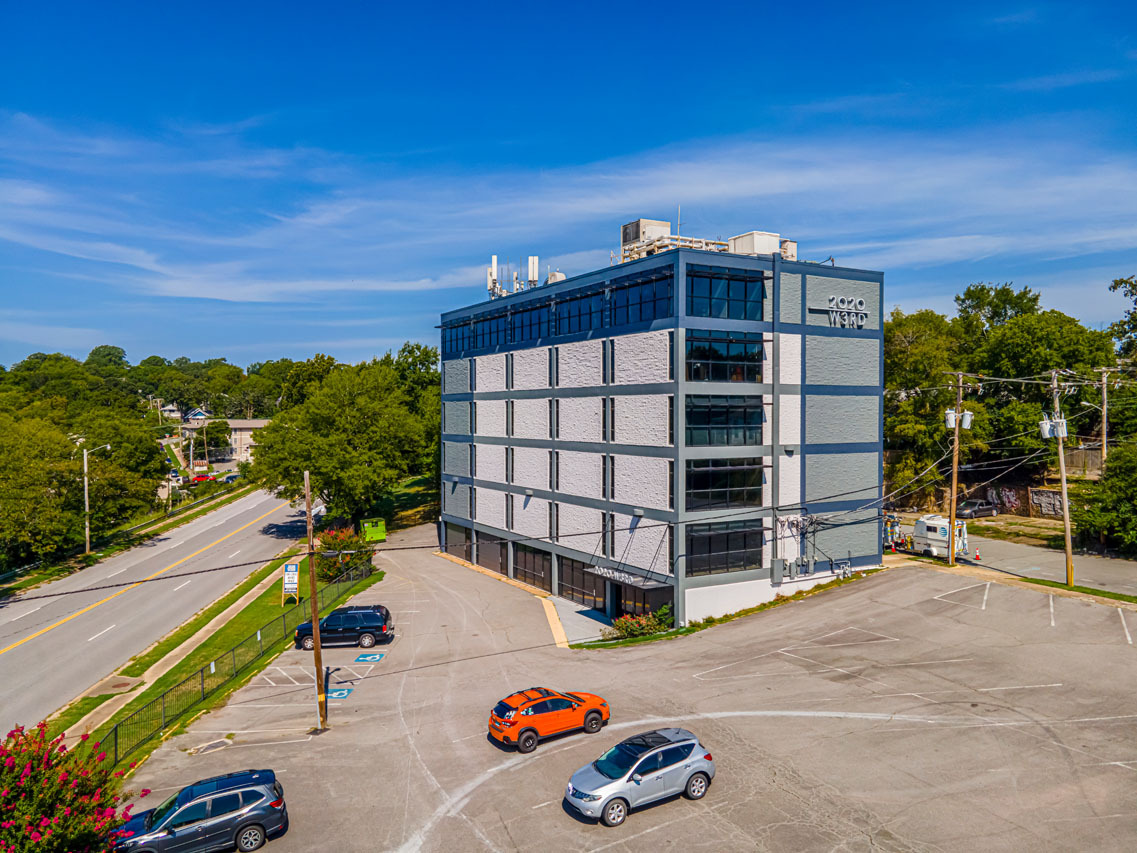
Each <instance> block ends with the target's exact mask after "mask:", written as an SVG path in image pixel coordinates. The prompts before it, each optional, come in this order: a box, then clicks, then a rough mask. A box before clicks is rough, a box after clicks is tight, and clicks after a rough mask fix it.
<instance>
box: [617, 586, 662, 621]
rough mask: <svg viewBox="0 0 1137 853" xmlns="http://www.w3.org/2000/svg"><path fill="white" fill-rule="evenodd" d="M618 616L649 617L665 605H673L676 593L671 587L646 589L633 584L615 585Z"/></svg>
mask: <svg viewBox="0 0 1137 853" xmlns="http://www.w3.org/2000/svg"><path fill="white" fill-rule="evenodd" d="M612 589H613V592H614V594H615V595H616V612H617V615H621V616H623V615H627V614H630V615H632V616H647V615H648V614H649V613H654V612H655V611H656V610H659V608H661V607H663V605H665V604H671V603H672V598H673V595H674V591H673V590H672V588H671V587H670V586H668V587H664V588H662V589H661V588H658V587H657V588H654V589H644V588H643V587H638V586H633V585H631V584H613V585H612Z"/></svg>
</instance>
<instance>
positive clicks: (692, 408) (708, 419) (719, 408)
mask: <svg viewBox="0 0 1137 853" xmlns="http://www.w3.org/2000/svg"><path fill="white" fill-rule="evenodd" d="M763 417H764V415H763V407H762V397H760V396H753V397H742V396H733V395H732V396H703V395H691V396H688V397H687V444H688V445H689V446H692V447H728V446H739V445H754V444H761V443H762V421H763Z"/></svg>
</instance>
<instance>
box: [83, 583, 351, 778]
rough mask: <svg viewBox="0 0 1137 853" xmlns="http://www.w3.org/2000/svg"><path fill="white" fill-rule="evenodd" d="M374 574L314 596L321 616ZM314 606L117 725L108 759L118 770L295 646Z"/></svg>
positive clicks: (266, 628)
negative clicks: (231, 684)
mask: <svg viewBox="0 0 1137 853" xmlns="http://www.w3.org/2000/svg"><path fill="white" fill-rule="evenodd" d="M372 571H374V569H373V568H372V566H371V565H370V564H367V565H363V566H356V567H354V568H351V569H349V570H348V571H346V572H344V573H343V574H342V575H340V576H339V577H337V578H336V579H335V580H333V581H332V582H331V583H329V584H327V585H326V586H324V587H323V588H321V589H320V590H319V592H318V593H317V594H316V601H317V604H318V605H319V609H320V612H323V611H324V610H325V609H326V608H327V607H329V606H330V605H331V603H332V602H334V601H336V600H337V599H338V598H339V597H340V596H341V595H343V594H344V593H345V592H347V591H348V590H350V589H351V588H352V587H353V586H355V585H356V584H357V583H359V582H360V581H361V580H363V579H364V578H366V577H368V576H370V575H371V573H372ZM311 612H312V610H311V603H310V602H308V601H307V600H305V599H300V603H299V604H297V605H296V606H295V607H291V608H289V609H288V610H286V611H284V613H282V614H281V615H280V616H279V617H277V618H276V619H273V620H272V621H271V622H269V623H267V624H266V625H263V626H261V628H260V630H258V631H257V632H256V633H253V634H250V635H249V636H248V637H246V638H245V639H244V640H242V641H241V642H239V643H238V644H237V645H235V646H234V647H233V648H231V649H229V651H227V652H225V653H223V654H222V655H220V656H219V657H216V658H214V659H213V660H212V661H210V662H209V663H207V664H206V665H205V666H203V667H202V668H201V669H199V670H198V671H197V672H195V673H194V674H193V675H190V676H188V677H187V678H185V679H183V680H182V681H181V682H180V683H178V684H175V685H174V686H173V687H171V688H170V689H169V690H167V691H166V692H165V693H163V694H162V695H160V696H156V697H155V698H154V699H152V700H150V701H149V702H147V703H146V704H145V705H143V706H142V707H141V708H139V709H138V710H137V711H135V712H134V713H133V714H131V715H130V716H129V717H127V718H126V719H124V720H122V721H121V722H119V723H117V724H116V725H115V726H114V728H112V729H111V730H110V731H109V732H107V734H106V736H105V737H103V738H102V739H101V742H102V747H103V749H104V750H106V752H107V754H108V755H113V756H114V760H115V763H116V764H117V763H118V762H119V761H121V760H122V759H124V758H126V757H127V756H128V755H130V754H131V753H132V752H133V751H134V750H136V749H137V748H138V747H139V746H141V745H142V744H143V743H145V742H146V741H148V740H150V738H152V737H154V736H155V735H157V734H159V733H160V732H162V731H163V730H164V729H165V728H166V727H167V726H168V725H169V724H170V723H172V722H173V721H174V720H176V719H177V718H178V717H180V716H181V715H182V714H184V713H185V712H186V711H188V710H190V709H191V708H193V707H194V706H195V705H197V704H198V703H200V702H204V701H205V700H206V699H207V698H209V697H210V696H212V695H213V694H214V693H216V692H217V691H218V690H219V689H220V688H221V687H222V686H224V685H225V683H226V682H228V681H229V680H230V679H233V678H236V677H237V675H239V674H240V673H241V672H242V671H243V670H244V669H245V668H246V667H247V666H249V664H251V663H252V662H253V661H255V660H257V659H258V658H259V657H261V656H262V655H264V654H266V653H268V654H274V653H276V652H279V651H280V647H281V641H282V640H291V639H292V637H293V632H294V631H295V630H296V626H297V625H299V624H300V623H301V622H305V621H307V620H308V619H309V618H310V617H311Z"/></svg>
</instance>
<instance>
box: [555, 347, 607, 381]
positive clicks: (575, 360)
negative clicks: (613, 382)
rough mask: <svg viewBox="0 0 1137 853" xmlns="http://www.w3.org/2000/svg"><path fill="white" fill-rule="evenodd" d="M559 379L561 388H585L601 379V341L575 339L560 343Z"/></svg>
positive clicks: (602, 376)
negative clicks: (568, 342)
mask: <svg viewBox="0 0 1137 853" xmlns="http://www.w3.org/2000/svg"><path fill="white" fill-rule="evenodd" d="M558 349H559V351H560V356H559V364H560V371H559V372H560V381H559V383H558V384H559V385H560V387H562V388H585V387H587V386H589V385H599V384H601V382H602V381H603V378H604V375H603V361H602V359H603V357H604V356H603V349H602V341H577V342H576V343H573V344H561V345H560V347H558Z"/></svg>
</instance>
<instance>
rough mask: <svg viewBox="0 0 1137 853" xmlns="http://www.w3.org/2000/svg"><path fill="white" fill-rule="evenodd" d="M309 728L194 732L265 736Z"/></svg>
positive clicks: (200, 730) (302, 730)
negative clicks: (270, 733)
mask: <svg viewBox="0 0 1137 853" xmlns="http://www.w3.org/2000/svg"><path fill="white" fill-rule="evenodd" d="M309 728H311V727H310V726H305V727H304V728H297V729H194V731H196V732H199V733H201V734H207V735H229V734H232V735H251V734H266V733H269V732H272V733H277V734H278V733H281V732H288V733H290V734H296V732H306V731H308V730H309Z"/></svg>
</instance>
